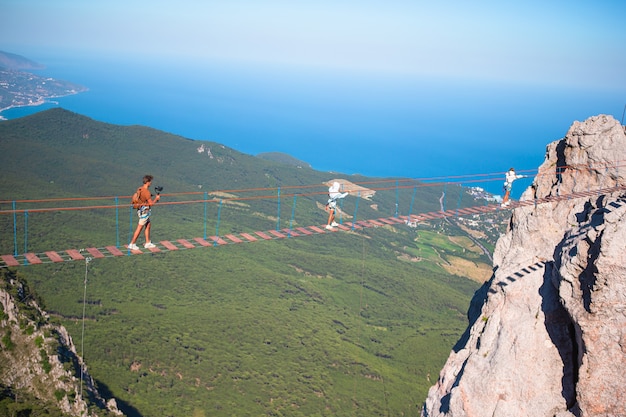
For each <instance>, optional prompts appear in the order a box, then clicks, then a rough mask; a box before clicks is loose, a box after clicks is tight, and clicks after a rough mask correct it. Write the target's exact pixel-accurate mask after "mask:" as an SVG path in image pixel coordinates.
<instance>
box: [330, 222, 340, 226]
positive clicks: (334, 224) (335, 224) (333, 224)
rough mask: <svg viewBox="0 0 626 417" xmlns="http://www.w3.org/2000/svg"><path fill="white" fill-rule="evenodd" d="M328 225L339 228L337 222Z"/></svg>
mask: <svg viewBox="0 0 626 417" xmlns="http://www.w3.org/2000/svg"><path fill="white" fill-rule="evenodd" d="M330 225H331V226H333V227H337V226H339V223H337V222H332V223H331V224H330Z"/></svg>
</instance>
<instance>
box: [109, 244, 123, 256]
mask: <svg viewBox="0 0 626 417" xmlns="http://www.w3.org/2000/svg"><path fill="white" fill-rule="evenodd" d="M105 249H106V250H108V251H109V252H110V253H111V255H113V256H124V252H122V251H121V250H119V249H118V248H117V247H115V246H105Z"/></svg>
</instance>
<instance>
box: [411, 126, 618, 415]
mask: <svg viewBox="0 0 626 417" xmlns="http://www.w3.org/2000/svg"><path fill="white" fill-rule="evenodd" d="M624 161H626V135H625V133H624V128H623V126H621V125H620V123H619V122H618V121H616V120H615V119H614V118H612V117H610V116H605V115H600V116H595V117H591V118H589V119H587V120H586V121H584V122H575V123H574V124H573V125H572V126H571V128H570V129H569V131H568V132H567V134H566V136H565V137H564V138H563V139H561V140H559V141H556V142H553V143H551V144H549V145H548V147H547V150H546V157H545V161H544V162H543V164H542V165H541V166H540V167H539V170H538V173H537V176H536V177H535V179H534V181H533V183H532V185H531V186H530V187H529V188H528V189H527V190H526V191H525V192H524V193H523V195H522V197H521V200H532V199H535V198H537V199H540V198H550V197H560V198H558V199H557V198H555V199H554V201H553V202H550V203H544V204H538V205H535V206H533V205H528V206H523V207H519V208H516V209H515V210H513V213H512V216H511V220H510V223H509V226H508V230H507V232H506V233H505V234H504V235H503V236H502V237H501V238H500V239H499V241H498V243H497V245H496V249H495V251H494V269H493V271H494V272H493V275H492V277H491V279H490V280H489V281H488V282H487V283H485V285H484V286H483V287H482V288H481V290H479V291H478V292H477V293H476V295H475V297H474V299H473V300H472V305H471V306H470V309H469V312H468V316H469V319H470V325H469V327H468V329H467V331H466V332H465V334H464V335H463V337H462V338H461V340H459V342H458V343H457V345H456V346H455V347H454V349H453V351H452V352H451V354H450V356H449V358H448V360H447V362H446V364H445V366H444V368H443V369H442V371H441V373H440V376H439V379H438V381H437V383H436V384H435V385H434V386H433V387H431V389H430V390H429V394H428V397H427V399H426V402H425V404H424V407H423V409H422V416H423V417H440V416H453V417H465V416H468V417H470V416H472V417H484V416H494V417H498V416H501V417H505V416H506V417H511V416H557V417H566V416H567V417H569V416H576V417H585V416H607V417H608V416H624V415H626V389H625V388H624V381H625V380H626V377H624V375H625V374H626V166H625V165H622V164H624ZM620 165H621V166H620ZM602 190H604V191H602ZM581 192H585V193H586V194H587V197H584V198H580V197H577V198H571V199H568V198H562V197H563V196H567V195H569V194H571V193H581Z"/></svg>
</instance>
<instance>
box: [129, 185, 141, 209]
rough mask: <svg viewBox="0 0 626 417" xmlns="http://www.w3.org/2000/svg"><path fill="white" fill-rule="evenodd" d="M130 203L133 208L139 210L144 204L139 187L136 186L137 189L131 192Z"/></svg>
mask: <svg viewBox="0 0 626 417" xmlns="http://www.w3.org/2000/svg"><path fill="white" fill-rule="evenodd" d="M130 204H132V205H133V208H134V209H135V210H139V209H140V208H141V206H143V205H144V201H143V200H142V199H141V187H139V188H137V191H136V192H135V194H133V197H132V199H131V200H130Z"/></svg>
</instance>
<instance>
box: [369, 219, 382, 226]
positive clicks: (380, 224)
mask: <svg viewBox="0 0 626 417" xmlns="http://www.w3.org/2000/svg"><path fill="white" fill-rule="evenodd" d="M368 221H369V222H370V223H372V224H373V225H374V226H384V224H383V223H381V222H379V221H378V220H374V219H370V220H368Z"/></svg>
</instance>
